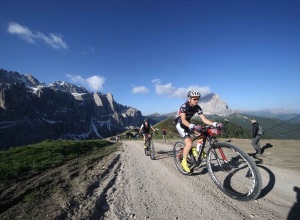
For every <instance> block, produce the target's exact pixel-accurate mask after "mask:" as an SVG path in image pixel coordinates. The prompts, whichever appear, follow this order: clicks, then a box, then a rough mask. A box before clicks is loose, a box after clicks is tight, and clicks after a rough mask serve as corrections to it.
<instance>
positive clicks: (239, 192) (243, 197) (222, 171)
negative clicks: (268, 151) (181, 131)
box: [173, 126, 262, 201]
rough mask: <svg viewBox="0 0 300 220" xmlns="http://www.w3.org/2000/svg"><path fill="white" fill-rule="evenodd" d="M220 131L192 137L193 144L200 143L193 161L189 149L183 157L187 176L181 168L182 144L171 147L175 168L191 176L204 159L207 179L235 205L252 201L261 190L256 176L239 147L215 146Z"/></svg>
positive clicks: (206, 130) (209, 129)
mask: <svg viewBox="0 0 300 220" xmlns="http://www.w3.org/2000/svg"><path fill="white" fill-rule="evenodd" d="M198 127H199V126H198ZM222 129H223V127H222V126H221V127H216V128H215V127H213V126H205V127H201V131H199V132H198V133H199V135H194V136H193V137H192V140H193V142H194V141H196V140H198V139H202V141H203V144H202V146H199V149H197V153H198V155H199V156H197V157H195V156H194V155H193V153H192V149H191V151H190V152H189V154H188V156H187V162H188V165H189V168H190V170H191V172H190V173H188V172H186V171H184V170H183V168H182V166H181V161H182V158H183V148H184V147H185V144H184V143H183V142H177V143H175V145H174V147H173V157H174V161H175V164H176V166H177V168H178V170H179V171H180V172H181V173H183V174H185V175H192V173H193V172H194V170H195V168H197V167H199V166H200V164H201V162H202V161H203V160H204V159H205V158H204V157H205V156H206V168H207V170H208V172H209V174H210V177H211V179H212V180H213V182H214V183H215V184H216V185H217V187H218V188H219V189H220V190H221V191H222V192H223V193H225V194H226V195H227V196H229V197H231V198H233V199H236V200H239V201H251V200H254V199H256V198H257V197H258V196H259V195H260V192H261V188H262V179H261V175H260V172H259V170H258V168H257V166H256V164H255V162H254V161H253V160H252V159H251V158H250V156H249V155H248V154H247V153H245V152H244V151H243V150H241V149H240V148H239V147H237V146H235V145H233V144H231V143H228V142H218V140H217V135H219V134H221V130H222ZM205 145H208V146H207V147H206V146H205ZM205 150H206V154H205ZM203 152H204V154H203ZM204 155H205V156H204Z"/></svg>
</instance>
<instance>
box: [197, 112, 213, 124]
mask: <svg viewBox="0 0 300 220" xmlns="http://www.w3.org/2000/svg"><path fill="white" fill-rule="evenodd" d="M199 117H200V118H201V120H202V121H203V122H204V123H205V124H207V125H213V122H212V121H211V120H209V119H207V118H206V117H205V115H204V114H201V115H199Z"/></svg>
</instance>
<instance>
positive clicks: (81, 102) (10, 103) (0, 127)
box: [0, 69, 143, 149]
mask: <svg viewBox="0 0 300 220" xmlns="http://www.w3.org/2000/svg"><path fill="white" fill-rule="evenodd" d="M142 121H143V116H142V114H141V112H140V111H138V110H137V109H135V108H132V107H128V106H124V105H121V104H119V103H117V102H116V101H115V100H114V99H113V95H112V94H111V93H108V94H102V93H100V92H97V93H91V92H89V91H87V90H86V89H85V88H83V87H78V86H76V85H73V84H69V83H66V82H55V83H53V84H50V85H46V84H44V83H40V82H39V81H38V80H37V79H35V78H34V77H33V76H31V75H21V74H19V73H17V72H8V71H6V70H3V69H0V148H1V149H6V148H8V147H13V146H19V145H23V144H30V143H35V142H39V141H41V140H45V139H92V138H105V137H108V136H112V135H115V134H117V133H118V132H122V131H124V130H125V129H126V128H127V127H137V126H140V124H141V123H142Z"/></svg>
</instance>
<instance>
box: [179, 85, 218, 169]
mask: <svg viewBox="0 0 300 220" xmlns="http://www.w3.org/2000/svg"><path fill="white" fill-rule="evenodd" d="M187 96H188V99H187V100H186V102H185V103H184V104H182V105H181V106H180V108H179V110H178V112H177V115H176V117H175V120H174V122H175V123H176V129H177V131H178V133H179V135H180V136H181V137H182V139H183V140H184V143H185V147H184V149H183V160H182V162H181V165H182V168H183V169H184V171H186V172H191V170H190V168H189V167H188V164H187V160H186V159H187V155H188V153H189V151H190V150H191V148H192V144H193V141H192V138H191V136H190V133H192V132H195V133H197V131H194V127H195V125H194V124H191V122H190V120H191V118H192V117H193V116H194V115H195V114H196V113H197V114H198V115H199V117H200V119H201V120H202V121H203V122H204V123H205V124H207V125H213V126H214V127H217V126H218V125H221V124H218V123H217V122H212V121H210V120H209V119H207V118H206V117H205V115H204V114H203V111H202V109H201V107H200V106H199V105H198V102H199V99H200V97H201V94H200V93H199V92H197V91H195V90H191V91H189V92H188V95H187ZM195 153H196V151H195ZM194 156H198V155H194Z"/></svg>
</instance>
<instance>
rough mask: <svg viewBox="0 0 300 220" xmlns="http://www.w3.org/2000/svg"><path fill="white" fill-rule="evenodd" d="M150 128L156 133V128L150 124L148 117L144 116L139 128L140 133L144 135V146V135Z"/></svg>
mask: <svg viewBox="0 0 300 220" xmlns="http://www.w3.org/2000/svg"><path fill="white" fill-rule="evenodd" d="M150 128H151V129H152V130H153V131H154V132H155V133H156V129H155V128H154V127H153V126H152V124H151V123H150V122H149V121H148V119H147V118H145V119H144V122H143V124H142V125H141V128H140V133H142V134H143V136H144V148H146V136H147V134H149V133H150Z"/></svg>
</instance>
